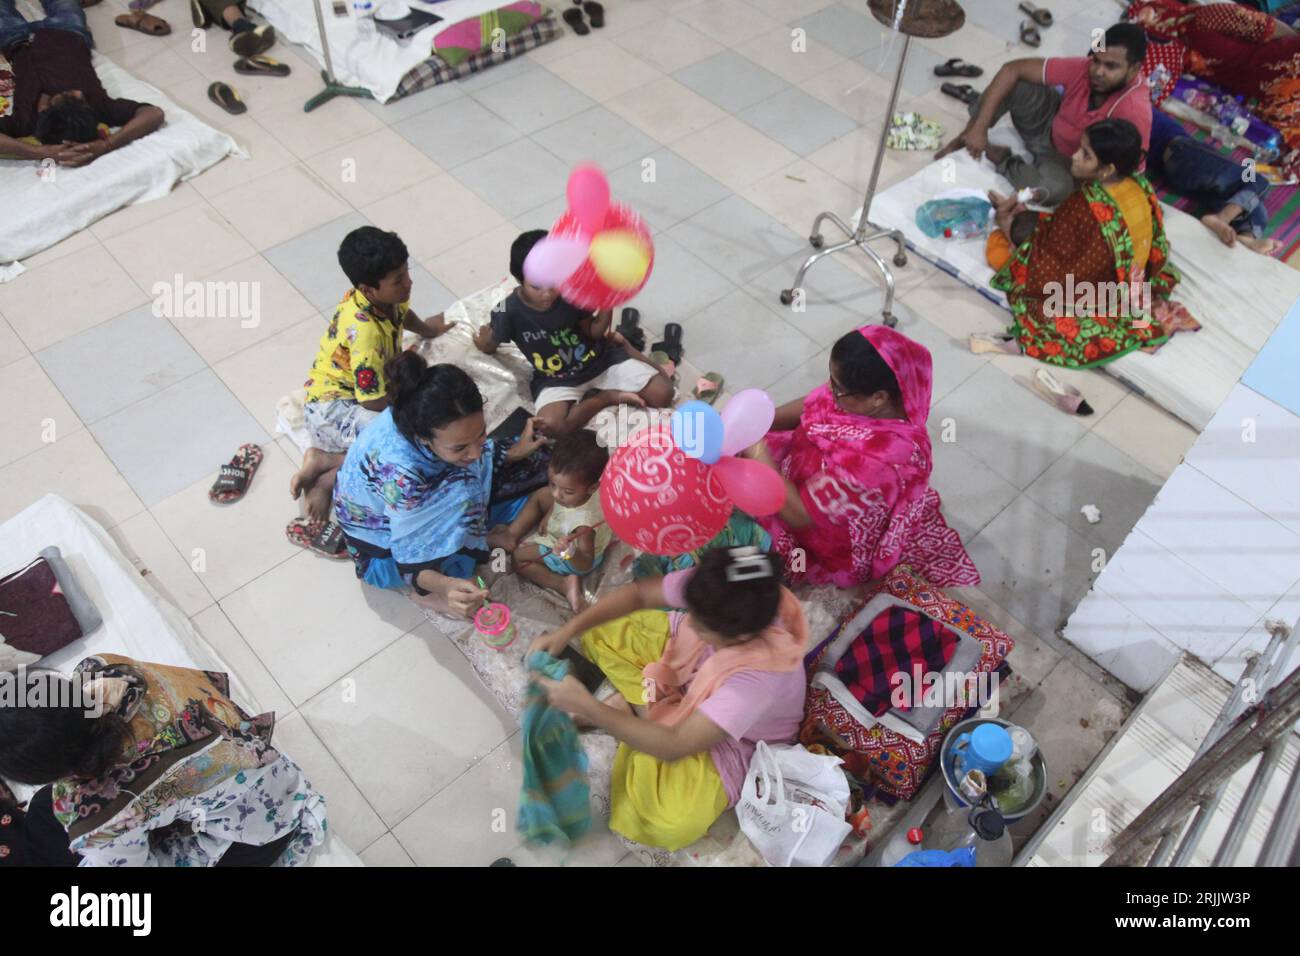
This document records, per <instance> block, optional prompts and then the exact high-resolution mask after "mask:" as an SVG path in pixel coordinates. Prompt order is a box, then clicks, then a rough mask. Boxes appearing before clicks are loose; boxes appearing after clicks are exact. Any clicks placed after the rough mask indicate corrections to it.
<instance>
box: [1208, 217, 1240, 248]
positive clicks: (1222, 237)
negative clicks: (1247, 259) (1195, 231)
mask: <svg viewBox="0 0 1300 956" xmlns="http://www.w3.org/2000/svg"><path fill="white" fill-rule="evenodd" d="M1201 224H1202V225H1203V226H1205V227H1206V228H1207V229H1209V230H1210V232H1212V233H1214V234H1215V235H1216V236H1218V237H1219V241H1220V242H1221V243H1223V244H1224V245H1225V246H1231V245H1235V244H1236V242H1237V230H1235V229H1233V228H1232V223H1230V222H1225V221H1224V220H1223V219H1222V218H1220V217H1219V216H1218V215H1217V214H1216V213H1212V212H1207V213H1206V214H1205V215H1204V216H1202V217H1201Z"/></svg>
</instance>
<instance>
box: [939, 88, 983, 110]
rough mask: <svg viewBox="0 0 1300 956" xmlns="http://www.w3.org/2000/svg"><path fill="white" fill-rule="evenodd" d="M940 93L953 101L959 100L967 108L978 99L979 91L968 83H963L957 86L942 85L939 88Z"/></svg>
mask: <svg viewBox="0 0 1300 956" xmlns="http://www.w3.org/2000/svg"><path fill="white" fill-rule="evenodd" d="M939 90H940V92H943V93H947V94H948V95H949V96H951V97H952V98H953V99H955V100H961V101H962V102H963V103H965V104H966V105H967V106H970V105H971V104H972V103H974V102H975V101H976V100H978V99H979V98H980V95H979V91H978V90H976V89H975V87H973V86H971V85H970V84H969V83H963V84H962V85H961V86H958V85H957V84H956V83H944V84H943V85H942V86H940V87H939Z"/></svg>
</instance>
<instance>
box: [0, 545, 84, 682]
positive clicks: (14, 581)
mask: <svg viewBox="0 0 1300 956" xmlns="http://www.w3.org/2000/svg"><path fill="white" fill-rule="evenodd" d="M79 637H81V625H80V624H78V623H77V617H76V615H75V614H73V613H72V608H71V607H70V606H69V604H68V599H67V598H66V597H64V594H63V589H62V588H60V587H59V581H58V578H56V577H55V575H54V569H53V568H52V567H51V566H50V563H49V562H48V561H46V560H45V559H44V558H37V559H36V560H35V561H33V562H32V563H31V564H29V565H27V566H26V567H25V568H22V569H21V570H18V571H15V572H14V573H13V574H10V575H9V576H7V577H5V578H0V639H2V641H3V643H2V644H0V652H4V653H5V656H10V655H11V654H12V651H20V652H22V653H23V654H25V655H26V654H35V655H36V656H37V657H44V656H45V655H46V654H52V653H54V652H55V651H57V650H58V649H59V648H61V647H66V646H67V645H68V644H71V643H72V642H73V641H75V640H76V639H77V638H79ZM22 663H30V661H23V662H22Z"/></svg>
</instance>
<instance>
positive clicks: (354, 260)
mask: <svg viewBox="0 0 1300 956" xmlns="http://www.w3.org/2000/svg"><path fill="white" fill-rule="evenodd" d="M409 258H410V253H409V252H407V250H406V243H404V242H402V240H401V239H400V238H399V237H398V235H397V233H395V232H384V230H382V229H376V228H375V227H374V226H361V227H359V228H357V229H353V230H352V231H351V232H349V233H348V234H347V235H346V236H344V237H343V241H342V242H341V243H339V267H340V268H341V269H342V270H343V274H344V275H345V276H347V277H348V281H349V282H351V283H352V285H353V287H354V288H359V287H360V286H363V285H368V286H370V287H371V288H372V289H373V288H375V287H376V286H377V285H379V283H380V282H382V281H383V278H384V276H386V275H388V274H389V273H390V272H393V271H394V270H396V269H400V268H401V267H402V266H404V265H405V264H406V262H407V260H408V259H409Z"/></svg>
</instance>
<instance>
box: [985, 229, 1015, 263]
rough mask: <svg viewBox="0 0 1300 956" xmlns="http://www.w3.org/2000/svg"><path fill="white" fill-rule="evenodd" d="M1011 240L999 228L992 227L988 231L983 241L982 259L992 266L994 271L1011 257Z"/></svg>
mask: <svg viewBox="0 0 1300 956" xmlns="http://www.w3.org/2000/svg"><path fill="white" fill-rule="evenodd" d="M1011 252H1012V249H1011V240H1010V239H1008V238H1007V234H1006V233H1005V232H1003V231H1002V230H1001V229H994V230H993V231H992V232H990V233H989V238H988V241H987V242H986V243H984V260H985V261H986V262H987V263H988V264H989V265H990V266H992V267H993V269H994V271H997V270H999V269H1001V268H1002V267H1003V266H1004V265H1006V264H1007V260H1008V259H1010V258H1011Z"/></svg>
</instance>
